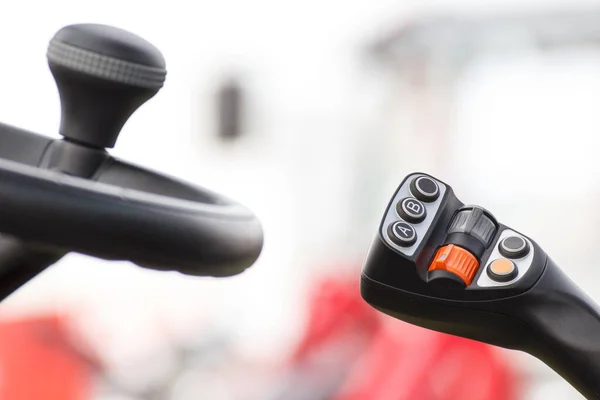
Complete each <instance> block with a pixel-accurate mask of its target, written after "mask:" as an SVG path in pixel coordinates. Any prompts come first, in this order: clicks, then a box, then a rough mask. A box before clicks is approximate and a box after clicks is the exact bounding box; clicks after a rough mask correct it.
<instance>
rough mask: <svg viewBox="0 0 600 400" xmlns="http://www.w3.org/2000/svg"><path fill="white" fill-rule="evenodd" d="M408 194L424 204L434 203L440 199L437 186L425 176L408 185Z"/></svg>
mask: <svg viewBox="0 0 600 400" xmlns="http://www.w3.org/2000/svg"><path fill="white" fill-rule="evenodd" d="M410 192H411V193H412V194H413V196H415V197H416V198H417V199H419V200H421V201H424V202H426V203H431V202H433V201H436V200H437V198H438V197H440V188H439V186H438V184H437V183H436V182H435V181H434V180H433V179H431V178H429V177H427V176H420V177H418V178H416V179H413V181H412V182H411V183H410Z"/></svg>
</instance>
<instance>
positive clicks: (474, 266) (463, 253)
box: [429, 244, 479, 286]
mask: <svg viewBox="0 0 600 400" xmlns="http://www.w3.org/2000/svg"><path fill="white" fill-rule="evenodd" d="M478 269H479V261H477V259H476V258H475V256H474V255H473V254H471V253H470V252H469V251H467V250H465V249H463V248H462V247H458V246H456V245H454V244H449V245H446V246H444V247H441V248H440V249H439V250H438V251H437V253H435V257H434V258H433V261H432V262H431V265H429V271H436V270H437V271H439V270H442V271H448V272H451V273H453V274H454V275H456V276H458V277H459V278H460V279H461V280H462V281H463V282H465V284H466V285H467V286H469V285H470V284H471V282H473V278H474V277H475V274H476V273H477V270H478Z"/></svg>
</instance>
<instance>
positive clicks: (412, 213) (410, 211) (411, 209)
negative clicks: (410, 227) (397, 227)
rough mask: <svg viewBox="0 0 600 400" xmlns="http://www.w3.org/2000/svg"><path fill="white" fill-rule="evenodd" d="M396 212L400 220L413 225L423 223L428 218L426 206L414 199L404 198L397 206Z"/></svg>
mask: <svg viewBox="0 0 600 400" xmlns="http://www.w3.org/2000/svg"><path fill="white" fill-rule="evenodd" d="M396 211H397V212H398V215H399V216H400V218H402V219H404V220H406V221H408V222H413V223H417V224H418V223H419V222H423V220H424V219H425V217H426V216H427V211H426V210H425V206H424V205H423V203H421V202H420V201H419V200H417V199H415V198H413V197H405V198H403V199H402V200H401V201H400V202H399V203H398V204H397V205H396Z"/></svg>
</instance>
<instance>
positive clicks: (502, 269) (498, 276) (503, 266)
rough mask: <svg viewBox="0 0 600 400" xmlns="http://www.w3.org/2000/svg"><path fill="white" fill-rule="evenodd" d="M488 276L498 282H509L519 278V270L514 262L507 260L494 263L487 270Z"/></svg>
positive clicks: (503, 259)
mask: <svg viewBox="0 0 600 400" xmlns="http://www.w3.org/2000/svg"><path fill="white" fill-rule="evenodd" d="M486 271H487V274H488V276H489V277H490V278H491V279H492V280H494V281H496V282H509V281H512V280H513V279H515V278H516V277H517V275H518V274H519V270H518V269H517V266H516V265H515V263H514V262H512V261H510V260H507V259H506V258H500V259H497V260H494V261H492V262H491V263H490V264H489V265H488V267H487V269H486Z"/></svg>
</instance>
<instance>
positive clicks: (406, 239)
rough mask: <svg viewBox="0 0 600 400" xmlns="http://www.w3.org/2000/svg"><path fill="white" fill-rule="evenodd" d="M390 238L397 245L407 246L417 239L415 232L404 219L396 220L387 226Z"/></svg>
mask: <svg viewBox="0 0 600 400" xmlns="http://www.w3.org/2000/svg"><path fill="white" fill-rule="evenodd" d="M388 235H389V237H390V239H392V241H393V242H394V243H396V244H397V245H398V246H403V247H409V246H412V245H413V244H415V242H416V241H417V232H415V228H413V227H412V226H411V225H410V224H407V223H406V222H404V221H396V222H394V223H393V224H391V225H390V226H389V228H388Z"/></svg>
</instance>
